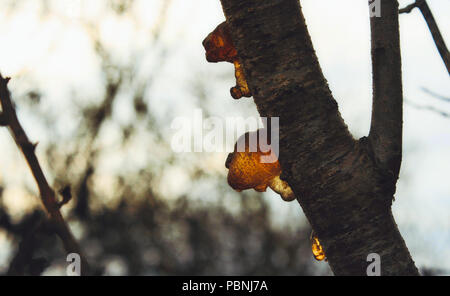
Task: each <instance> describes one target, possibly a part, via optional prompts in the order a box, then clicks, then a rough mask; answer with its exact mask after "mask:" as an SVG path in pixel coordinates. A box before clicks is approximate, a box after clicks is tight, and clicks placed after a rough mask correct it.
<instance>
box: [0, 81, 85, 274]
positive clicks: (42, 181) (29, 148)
mask: <svg viewBox="0 0 450 296" xmlns="http://www.w3.org/2000/svg"><path fill="white" fill-rule="evenodd" d="M9 80H10V78H3V76H2V75H1V74H0V103H1V106H2V113H1V115H0V119H1V123H2V124H3V125H4V126H7V127H9V130H10V131H11V134H12V136H13V138H14V140H15V142H16V144H17V146H18V148H19V149H20V150H21V151H22V153H23V155H24V157H25V159H26V161H27V163H28V166H29V167H30V170H31V173H32V174H33V177H34V179H35V181H36V183H37V186H38V188H39V193H40V196H41V200H42V203H43V205H44V207H45V209H46V210H47V213H48V215H49V217H50V220H51V222H52V223H53V224H54V227H55V231H56V233H57V235H58V236H59V237H60V239H61V241H62V243H63V245H64V248H65V250H66V252H68V253H78V254H80V256H81V257H82V258H84V256H82V252H81V249H80V246H79V245H78V242H77V241H76V240H75V238H74V236H73V234H72V232H71V231H70V229H69V227H68V225H67V223H66V222H65V221H64V218H63V216H62V215H61V212H60V210H59V208H60V204H59V203H58V201H57V199H56V194H55V191H54V190H53V189H52V188H51V187H50V185H49V184H48V182H47V179H46V177H45V175H44V172H43V171H42V168H41V166H40V164H39V160H38V159H37V157H36V154H35V148H36V145H37V144H34V143H31V142H30V140H29V139H28V136H27V135H26V133H25V131H24V129H23V128H22V125H21V124H20V122H19V119H18V118H17V114H16V110H15V108H14V105H13V103H12V101H11V95H10V92H9V90H8V87H7V85H8V82H9ZM82 263H83V265H82V273H83V274H86V273H87V271H88V265H87V262H86V261H85V259H83V262H82Z"/></svg>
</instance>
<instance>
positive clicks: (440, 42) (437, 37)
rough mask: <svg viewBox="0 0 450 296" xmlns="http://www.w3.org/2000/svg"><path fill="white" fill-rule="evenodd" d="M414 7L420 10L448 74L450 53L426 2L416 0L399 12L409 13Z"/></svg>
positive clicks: (449, 70)
mask: <svg viewBox="0 0 450 296" xmlns="http://www.w3.org/2000/svg"><path fill="white" fill-rule="evenodd" d="M416 7H417V8H419V9H420V12H422V15H423V18H424V19H425V21H426V22H427V25H428V28H429V30H430V32H431V35H432V36H433V40H434V43H435V44H436V47H437V49H438V51H439V54H440V55H441V58H442V60H443V61H444V64H445V66H446V67H447V71H448V73H449V74H450V53H449V51H448V49H447V46H446V45H445V41H444V38H443V37H442V34H441V31H440V30H439V27H438V25H437V23H436V20H435V19H434V16H433V14H432V13H431V10H430V7H429V6H428V4H427V2H426V1H425V0H416V1H415V2H414V3H412V4H410V5H408V6H406V7H405V8H402V9H400V10H399V13H410V12H411V11H412V10H413V9H414V8H416Z"/></svg>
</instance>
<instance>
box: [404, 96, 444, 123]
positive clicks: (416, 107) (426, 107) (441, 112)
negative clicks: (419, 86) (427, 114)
mask: <svg viewBox="0 0 450 296" xmlns="http://www.w3.org/2000/svg"><path fill="white" fill-rule="evenodd" d="M405 103H406V104H408V105H409V106H411V107H413V108H415V109H418V110H427V111H431V112H434V113H437V114H439V115H441V116H442V117H446V118H450V113H447V112H445V111H442V110H439V109H437V108H435V107H433V106H428V105H427V106H422V105H419V104H416V103H414V102H412V101H410V100H406V99H405Z"/></svg>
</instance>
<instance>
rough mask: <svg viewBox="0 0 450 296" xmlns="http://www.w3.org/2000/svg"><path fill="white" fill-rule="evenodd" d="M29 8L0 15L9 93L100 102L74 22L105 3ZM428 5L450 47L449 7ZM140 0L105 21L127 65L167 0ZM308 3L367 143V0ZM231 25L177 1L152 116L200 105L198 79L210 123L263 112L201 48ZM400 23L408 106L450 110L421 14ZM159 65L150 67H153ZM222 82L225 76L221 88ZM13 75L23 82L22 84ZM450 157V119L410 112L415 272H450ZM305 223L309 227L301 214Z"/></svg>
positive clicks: (34, 133) (206, 7) (321, 49)
mask: <svg viewBox="0 0 450 296" xmlns="http://www.w3.org/2000/svg"><path fill="white" fill-rule="evenodd" d="M3 1H5V3H6V2H11V1H6V0H0V3H1V2H3ZM24 2H25V3H26V5H25V6H24V7H23V8H22V9H20V10H18V12H16V13H15V14H14V15H11V14H8V12H7V11H1V12H0V44H1V45H2V46H1V47H0V71H2V73H3V74H4V75H9V76H12V78H13V82H12V89H13V90H14V89H15V88H14V87H15V86H19V85H20V77H21V76H24V75H31V76H33V77H34V81H35V83H36V84H38V85H41V87H43V88H44V89H45V90H46V95H47V96H48V98H49V100H50V101H53V102H58V105H60V107H61V106H64V105H65V104H69V102H65V101H61V98H63V97H66V96H67V94H68V93H70V91H71V89H73V88H76V89H78V90H79V91H80V92H82V93H83V94H85V96H84V97H86V98H89V97H95V96H98V88H99V83H100V81H99V78H98V77H99V75H98V73H99V72H98V71H99V68H98V64H97V62H96V61H95V57H94V55H93V53H92V52H91V51H90V46H91V44H90V43H89V41H88V38H87V37H86V36H85V35H84V32H83V29H82V28H81V27H80V26H79V24H78V23H77V21H76V20H77V16H78V14H79V13H83V16H85V14H86V13H88V15H90V16H91V17H92V19H93V20H95V18H96V16H97V15H98V14H99V11H101V10H102V6H101V5H100V3H101V2H102V1H100V0H98V1H96V0H94V1H84V0H80V1H69V0H67V1H66V2H64V1H60V2H59V3H62V4H61V6H60V8H59V9H60V10H59V13H60V14H61V15H65V16H66V17H67V18H65V20H64V21H63V20H62V19H61V18H60V17H59V16H56V15H55V16H53V17H48V18H45V19H42V18H40V16H39V14H38V13H37V7H36V4H35V3H37V1H32V0H31V1H27V0H25V1H24ZM57 2H58V1H57ZM410 2H412V0H410V1H400V3H401V6H404V5H406V4H408V3H410ZM428 2H429V5H430V7H431V10H432V11H433V13H434V15H435V18H436V20H437V22H438V25H439V27H440V29H441V31H442V35H443V36H444V39H445V40H446V41H447V44H449V43H450V1H448V0H429V1H428ZM73 3H80V5H81V6H80V7H84V8H83V9H82V10H80V9H79V7H78V6H77V5H76V4H73ZM137 3H138V5H137V6H136V9H135V16H134V18H133V19H132V18H129V19H123V20H121V21H117V20H116V19H114V18H111V17H106V18H104V19H102V20H101V28H102V32H103V36H104V37H103V38H105V40H106V41H107V43H108V44H109V46H110V47H111V48H114V50H115V51H116V53H117V57H118V59H123V60H124V61H126V59H127V58H128V56H127V53H128V52H129V49H130V48H136V47H137V48H139V46H141V45H142V44H145V38H147V35H145V34H142V32H138V33H133V32H134V31H133V30H134V28H135V27H133V26H134V25H135V24H136V21H137V22H139V23H140V24H141V25H142V26H143V27H146V28H147V27H150V26H151V25H152V24H153V23H154V20H155V18H156V15H157V13H158V11H159V8H160V4H161V2H160V1H159V0H151V1H148V0H147V1H145V0H144V1H137ZM301 3H302V6H303V10H304V14H305V18H306V21H307V24H308V28H309V31H310V34H311V36H312V39H313V42H314V47H315V49H316V51H317V54H318V56H319V60H320V64H321V66H322V69H323V71H324V73H325V76H326V78H327V79H328V82H329V84H330V88H331V90H332V92H333V95H334V97H335V99H336V100H337V101H338V104H339V109H340V111H341V113H342V115H343V117H344V119H345V121H346V123H347V124H348V125H349V128H350V130H351V132H352V133H353V134H354V135H355V137H361V136H364V135H367V133H368V130H369V124H370V112H371V92H372V91H371V84H372V83H371V64H370V35H369V21H368V8H367V5H366V1H361V0H345V1H336V0H304V1H301ZM80 11H81V12H80ZM136 15H137V17H136ZM71 18H72V21H71ZM68 20H69V21H68ZM223 20H224V16H223V13H222V11H221V7H220V2H219V1H218V0H214V1H213V0H189V1H186V0H174V1H173V4H172V6H171V7H170V10H169V14H168V19H167V21H168V23H167V27H166V28H165V29H164V31H163V35H162V41H163V42H164V44H165V45H167V46H168V47H169V48H171V49H172V52H171V54H170V55H169V57H170V60H168V61H166V63H165V65H164V68H163V70H162V74H161V75H160V77H159V78H158V80H157V83H156V86H155V89H154V90H153V94H152V95H153V98H156V99H155V100H153V101H151V102H150V103H151V106H152V108H153V109H154V110H158V112H161V114H165V112H167V110H170V111H171V113H172V114H173V115H180V116H182V115H184V116H190V114H191V112H192V110H193V109H194V108H196V107H197V106H196V105H195V104H193V103H190V102H191V101H189V100H186V101H183V102H181V101H180V97H181V98H183V97H190V98H191V99H192V101H195V95H193V94H186V89H189V83H191V82H192V81H193V79H194V78H198V77H201V78H202V79H203V82H204V83H205V84H207V85H209V88H208V94H209V95H210V96H211V97H210V98H209V102H208V104H211V103H213V104H216V105H217V106H219V107H218V108H216V109H215V111H214V112H215V113H213V114H212V115H216V116H230V115H233V114H235V113H236V112H238V113H240V115H256V110H255V109H254V106H253V104H252V101H251V100H250V99H242V100H240V101H238V102H236V101H234V100H233V99H231V98H230V96H229V92H228V90H229V87H230V86H232V84H233V68H232V66H231V65H226V64H220V65H218V64H208V63H206V61H205V59H204V50H203V47H202V45H201V41H202V40H203V38H204V37H206V35H207V34H208V33H209V32H210V31H212V30H213V29H214V28H215V26H216V25H217V24H219V23H220V22H222V21H223ZM400 25H401V46H402V64H403V82H404V95H405V99H407V100H408V101H410V102H413V103H414V104H417V105H430V106H433V107H434V108H437V109H440V110H443V111H445V112H447V113H450V104H449V103H445V102H442V101H439V100H437V99H435V98H433V97H431V96H429V95H428V94H426V93H424V92H423V91H421V88H422V87H425V88H428V89H430V90H432V91H433V92H435V93H438V94H441V95H443V96H446V97H450V83H449V76H448V73H447V71H446V69H445V67H444V65H443V62H442V60H441V58H440V56H439V54H438V52H437V50H436V47H435V45H434V43H433V40H432V38H431V35H430V33H429V31H428V28H427V26H426V24H425V22H424V20H423V18H422V16H421V14H420V13H419V12H418V11H417V10H414V11H413V12H412V13H410V14H405V15H401V16H400ZM49 53H51V54H49ZM68 57H70V58H68ZM153 62H154V61H153ZM153 62H152V61H149V62H148V63H149V68H151V66H152V63H153ZM220 73H222V74H220ZM220 75H222V76H221V77H225V78H224V79H222V80H221V81H220V82H217V81H215V80H216V78H217V77H218V76H220ZM14 78H16V80H18V81H19V82H14ZM193 96H194V97H193ZM61 108H62V107H61ZM124 110H126V108H125V109H124ZM243 110H244V111H243ZM249 110H250V111H249ZM123 112H124V114H123V115H120V116H123V117H124V118H126V111H123ZM24 121H25V126H26V129H27V130H28V132H29V134H30V136H31V137H32V138H33V137H34V138H36V139H39V140H40V141H45V139H42V138H43V137H44V138H45V131H43V130H39V128H38V127H34V126H33V122H32V121H28V120H27V119H24ZM169 124H170V123H168V125H169ZM8 137H9V135H8V134H7V133H0V141H1V143H2V149H5V150H4V151H5V153H2V159H0V162H1V163H2V165H1V166H0V167H1V168H0V178H2V177H3V178H4V179H5V178H10V179H8V180H9V181H10V180H15V182H16V183H17V184H19V180H20V178H21V177H22V176H23V175H22V174H13V175H15V177H10V176H9V175H11V172H18V171H17V170H18V169H17V168H15V166H14V163H16V162H17V161H22V160H21V159H20V157H18V156H17V154H15V152H14V151H15V150H14V147H13V146H8V144H4V143H6V142H7V141H9V140H8V139H9V138H8ZM4 147H5V148H4ZM449 151H450V118H444V117H443V116H440V115H439V114H436V113H433V112H431V111H427V110H418V109H416V108H414V107H412V106H410V105H408V104H406V105H405V107H404V160H403V164H402V171H401V178H400V182H399V183H398V190H397V194H396V202H395V203H394V206H393V210H394V215H395V218H396V221H397V222H398V224H399V227H400V229H401V233H402V234H403V237H404V238H405V240H406V243H407V245H408V247H409V249H410V251H411V253H412V256H413V258H414V259H415V261H416V262H417V264H418V266H423V265H426V266H433V267H436V268H443V269H445V270H446V272H447V273H450V248H449V247H448V246H449V245H450V219H449V212H450V184H449V181H448V179H449V173H448V172H449V171H450V154H449V153H448V152H449ZM215 157H216V160H217V161H216V162H217V167H214V168H213V169H223V170H225V169H224V168H223V164H222V161H223V158H224V157H225V156H224V154H217V155H216V156H215ZM7 176H8V177H7ZM167 182H169V181H167ZM18 187H19V186H18ZM169 187H173V186H169ZM15 190H19V189H15ZM230 190H231V189H230ZM22 193H23V192H22ZM10 195H11V196H13V195H16V194H13V193H10ZM266 195H267V196H266V198H269V197H270V198H272V199H273V200H274V202H273V204H274V207H273V208H274V213H275V214H277V213H280V212H284V211H295V212H296V213H298V212H300V211H298V205H297V204H294V203H290V204H287V203H282V202H281V201H280V200H279V198H276V199H275V198H273V197H275V195H273V196H272V194H270V193H268V194H266ZM26 198H27V197H26ZM34 202H35V201H34ZM30 203H32V202H30ZM298 215H299V217H300V218H301V219H304V217H303V214H302V213H301V212H300V213H299V214H298ZM0 243H1V236H0Z"/></svg>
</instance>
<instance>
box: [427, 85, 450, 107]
mask: <svg viewBox="0 0 450 296" xmlns="http://www.w3.org/2000/svg"><path fill="white" fill-rule="evenodd" d="M422 91H423V92H424V93H426V94H429V95H430V96H432V97H433V98H435V99H438V100H441V101H444V102H446V103H450V98H449V97H444V96H442V95H439V94H437V93H435V92H432V91H431V90H429V89H428V88H425V87H422Z"/></svg>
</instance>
